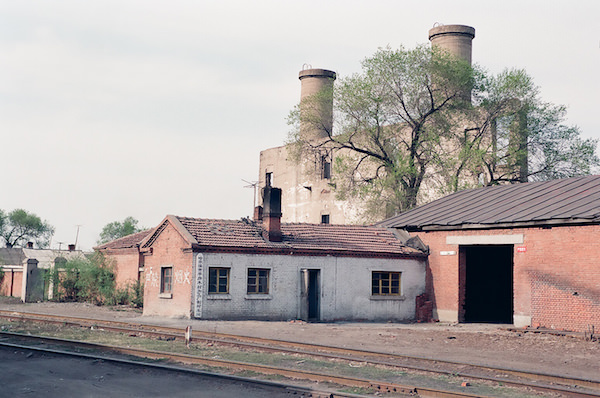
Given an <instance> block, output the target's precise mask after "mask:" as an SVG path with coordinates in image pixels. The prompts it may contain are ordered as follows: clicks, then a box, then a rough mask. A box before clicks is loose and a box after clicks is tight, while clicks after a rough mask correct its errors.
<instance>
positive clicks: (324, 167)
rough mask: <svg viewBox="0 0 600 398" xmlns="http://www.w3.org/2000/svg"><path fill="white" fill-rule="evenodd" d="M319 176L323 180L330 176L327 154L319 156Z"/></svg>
mask: <svg viewBox="0 0 600 398" xmlns="http://www.w3.org/2000/svg"><path fill="white" fill-rule="evenodd" d="M321 177H322V178H323V179H324V180H328V179H330V178H331V162H330V161H329V160H328V159H327V156H321Z"/></svg>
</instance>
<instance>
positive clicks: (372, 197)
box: [291, 46, 478, 218]
mask: <svg viewBox="0 0 600 398" xmlns="http://www.w3.org/2000/svg"><path fill="white" fill-rule="evenodd" d="M477 77H478V75H477V74H476V73H475V71H474V70H473V69H472V68H471V67H470V65H469V64H468V63H467V62H466V61H463V60H459V59H456V58H454V57H452V56H450V55H448V54H446V53H444V52H442V51H439V50H438V49H435V48H433V49H432V48H430V47H429V46H420V47H417V48H416V49H413V50H405V49H404V48H400V49H398V50H392V49H390V48H384V49H380V50H379V51H377V52H376V53H375V54H374V55H373V56H372V57H369V58H366V59H365V60H364V61H363V62H362V72H361V73H359V74H355V75H353V76H350V77H347V78H344V79H341V80H340V81H339V82H338V84H337V85H336V88H335V90H334V93H333V95H334V112H335V116H334V117H335V119H334V123H335V125H336V132H335V134H334V133H333V131H331V130H328V131H326V132H327V137H326V138H324V139H322V140H312V139H310V137H308V138H307V137H306V136H305V135H303V134H301V131H300V129H297V130H296V131H295V132H294V134H295V135H293V137H292V141H293V142H294V146H295V147H296V148H297V149H298V151H299V152H303V153H306V152H310V151H324V150H328V151H333V152H335V153H336V156H335V163H334V169H335V171H336V176H335V177H334V181H335V184H336V190H337V194H338V196H339V197H341V198H352V197H359V198H360V199H362V200H363V201H364V202H365V203H366V205H367V210H371V212H372V213H374V216H375V218H381V217H382V215H385V214H381V212H382V210H383V211H385V213H387V214H394V213H397V212H401V211H404V210H407V209H410V208H412V207H414V206H415V205H416V203H417V197H418V194H419V190H420V188H421V185H422V183H423V181H424V179H425V177H426V175H427V170H428V168H429V167H430V166H431V164H432V162H433V161H434V160H435V157H436V155H437V152H436V151H437V148H438V147H439V145H440V141H441V140H442V139H444V138H446V139H448V138H449V137H448V136H449V134H451V133H452V131H451V129H449V128H448V127H449V117H448V116H447V115H448V113H449V112H452V111H456V110H459V109H463V108H465V107H468V106H469V101H468V94H466V93H468V92H469V90H470V89H471V87H473V85H474V84H476V83H477V81H476V79H477ZM304 109H305V108H303V107H302V104H301V106H299V107H298V108H297V111H296V112H295V113H293V114H292V116H291V119H292V122H297V124H298V125H303V126H306V125H307V124H309V125H310V124H314V123H315V121H318V118H314V115H313V114H312V113H311V112H305V111H304ZM314 128H315V129H320V130H323V126H317V125H315V126H314ZM382 203H384V204H385V205H384V206H382Z"/></svg>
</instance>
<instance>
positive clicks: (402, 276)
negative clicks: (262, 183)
mask: <svg viewBox="0 0 600 398" xmlns="http://www.w3.org/2000/svg"><path fill="white" fill-rule="evenodd" d="M265 191H266V197H267V199H266V200H265V201H264V203H265V209H264V214H263V215H262V220H261V221H254V220H249V219H242V220H211V219H198V218H188V217H177V216H167V217H166V218H165V219H164V220H163V221H162V222H161V223H160V224H159V226H158V227H157V228H156V229H155V230H154V231H153V233H151V234H150V235H149V236H148V237H147V238H146V239H145V240H144V241H142V242H141V244H140V247H139V250H140V253H141V255H142V256H143V263H144V274H145V290H144V315H162V316H179V317H193V318H198V319H227V320H235V319H262V320H288V319H303V320H307V321H309V320H310V321H335V320H380V321H382V320H385V321H388V320H393V321H409V320H414V319H415V308H416V304H415V302H416V299H417V296H419V295H421V294H422V293H423V292H424V291H425V265H426V260H427V254H426V253H425V252H424V251H423V250H422V249H421V248H419V246H418V242H413V243H414V244H413V245H412V246H413V247H410V246H408V245H407V244H406V239H405V238H406V236H405V235H403V234H402V233H398V232H397V231H395V230H393V229H388V228H383V227H374V226H352V225H328V224H281V223H280V217H281V213H280V207H279V201H280V199H277V197H279V198H280V195H281V190H279V189H277V188H271V187H267V188H265Z"/></svg>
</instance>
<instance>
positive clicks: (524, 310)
mask: <svg viewBox="0 0 600 398" xmlns="http://www.w3.org/2000/svg"><path fill="white" fill-rule="evenodd" d="M512 234H523V237H524V243H523V244H515V250H514V257H513V258H514V314H515V315H516V316H522V317H531V324H532V325H533V326H542V327H549V328H555V329H565V330H576V331H584V330H586V329H587V327H588V326H589V325H594V326H595V328H596V330H599V329H600V239H598V237H599V236H600V226H580V227H553V228H549V229H543V228H520V229H498V230H485V231H481V230H480V231H437V232H427V233H425V232H420V233H416V235H418V236H420V237H421V239H422V240H423V241H424V242H425V244H427V245H429V247H430V249H431V255H430V257H429V272H428V281H427V282H428V294H429V297H430V298H431V300H432V301H433V302H434V307H435V309H436V310H438V311H441V312H444V311H446V313H452V312H456V314H458V313H459V305H460V297H461V295H460V286H459V245H448V244H446V237H447V236H477V235H479V236H480V235H512ZM518 247H521V248H523V249H524V250H525V251H519V250H517V248H518ZM440 251H455V252H456V254H455V255H448V256H442V255H440Z"/></svg>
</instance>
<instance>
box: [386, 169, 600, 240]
mask: <svg viewBox="0 0 600 398" xmlns="http://www.w3.org/2000/svg"><path fill="white" fill-rule="evenodd" d="M597 222H600V176H597V175H593V176H585V177H574V178H565V179H561V180H552V181H543V182H529V183H523V184H514V185H498V186H491V187H483V188H477V189H469V190H464V191H460V192H456V193H454V194H451V195H448V196H446V197H444V198H441V199H438V200H436V201H433V202H431V203H428V204H425V205H423V206H419V207H417V208H415V209H412V210H409V211H407V212H404V213H402V214H399V215H397V216H395V217H392V218H389V219H387V220H385V221H382V222H381V223H379V224H378V225H379V226H384V227H392V228H402V229H407V230H421V229H441V228H443V229H452V228H468V227H486V226H490V227H493V226H499V225H502V226H523V225H538V224H542V225H543V224H552V225H560V224H572V223H597Z"/></svg>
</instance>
